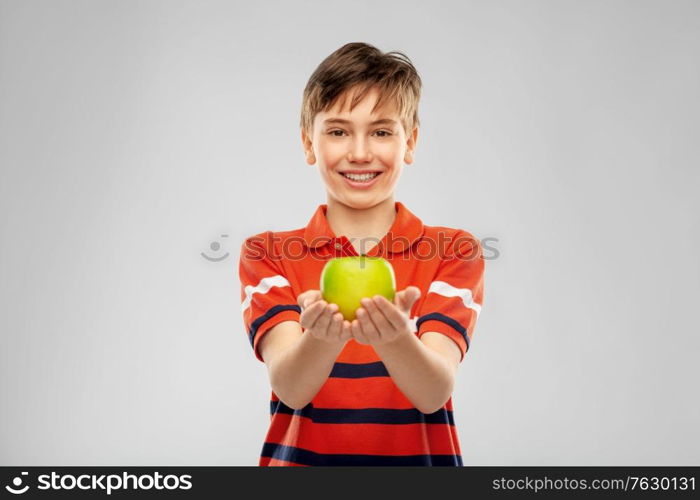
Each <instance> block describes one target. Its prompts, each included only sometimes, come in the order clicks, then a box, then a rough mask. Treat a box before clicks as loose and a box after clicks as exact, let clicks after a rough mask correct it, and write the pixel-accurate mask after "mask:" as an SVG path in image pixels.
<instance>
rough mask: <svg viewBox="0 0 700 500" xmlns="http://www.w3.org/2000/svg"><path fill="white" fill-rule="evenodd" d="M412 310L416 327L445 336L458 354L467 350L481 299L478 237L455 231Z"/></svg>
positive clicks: (482, 290)
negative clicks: (438, 264)
mask: <svg viewBox="0 0 700 500" xmlns="http://www.w3.org/2000/svg"><path fill="white" fill-rule="evenodd" d="M422 292H423V293H424V294H425V297H424V298H423V300H422V301H420V302H419V304H420V305H419V306H418V307H419V309H418V310H417V311H416V313H415V316H416V318H417V319H416V329H417V333H416V334H417V335H418V337H419V338H420V337H421V336H422V335H423V334H424V333H425V332H438V333H442V334H444V335H447V336H448V337H449V338H451V339H452V340H453V341H454V342H455V343H456V344H457V346H458V347H459V350H460V351H461V353H462V357H461V359H460V362H461V361H462V360H463V359H464V355H465V354H466V352H467V350H468V349H469V344H470V342H471V340H472V336H473V335H474V328H475V326H476V320H477V318H478V317H479V314H480V313H481V305H482V304H483V298H484V258H483V253H482V248H481V244H480V243H479V240H478V239H476V238H475V237H474V236H472V235H471V234H469V233H468V232H466V231H459V232H458V233H457V234H456V235H455V236H454V238H453V240H452V242H451V245H450V249H449V250H448V251H446V252H445V258H444V259H443V260H442V262H441V263H440V266H439V268H438V272H437V274H436V276H435V277H434V278H433V280H432V281H431V283H430V285H429V286H428V289H427V291H426V290H423V291H422Z"/></svg>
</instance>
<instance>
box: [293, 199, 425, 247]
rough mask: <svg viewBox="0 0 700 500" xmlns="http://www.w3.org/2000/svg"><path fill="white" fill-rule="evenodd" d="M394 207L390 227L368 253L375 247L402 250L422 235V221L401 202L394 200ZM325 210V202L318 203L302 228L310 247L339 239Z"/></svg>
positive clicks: (326, 206)
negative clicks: (394, 214)
mask: <svg viewBox="0 0 700 500" xmlns="http://www.w3.org/2000/svg"><path fill="white" fill-rule="evenodd" d="M394 209H395V210H396V217H395V219H394V223H393V225H392V226H391V229H389V232H388V233H387V234H386V235H384V237H383V238H382V240H381V241H380V242H379V244H377V245H376V246H375V247H374V248H373V249H372V250H371V251H370V253H375V250H376V249H377V248H386V249H387V251H389V252H391V253H400V252H404V251H406V250H407V249H408V248H410V247H411V245H413V244H414V243H415V242H416V240H418V239H419V238H420V237H421V236H422V235H423V222H422V221H421V220H420V219H419V218H418V217H417V216H416V215H414V214H413V213H412V212H411V211H410V210H409V209H408V208H406V206H405V205H404V204H403V203H401V202H400V201H396V202H394ZM327 210H328V205H327V204H326V203H323V204H321V205H319V206H318V208H317V209H316V212H314V215H313V216H312V217H311V220H309V223H308V224H307V226H306V228H305V229H304V242H305V243H306V245H307V246H308V247H310V248H320V247H322V246H324V245H327V244H328V243H330V242H331V241H332V240H334V239H339V237H338V236H336V235H335V233H334V232H333V230H332V229H331V227H330V226H329V225H328V219H326V211H327Z"/></svg>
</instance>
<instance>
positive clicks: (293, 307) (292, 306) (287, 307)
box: [248, 304, 301, 347]
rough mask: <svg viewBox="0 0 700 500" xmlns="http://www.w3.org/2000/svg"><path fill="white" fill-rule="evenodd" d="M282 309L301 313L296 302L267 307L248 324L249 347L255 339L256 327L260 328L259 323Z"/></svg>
mask: <svg viewBox="0 0 700 500" xmlns="http://www.w3.org/2000/svg"><path fill="white" fill-rule="evenodd" d="M282 311H296V312H298V313H299V314H301V307H299V306H298V305H296V304H281V305H276V306H274V307H271V308H270V309H268V310H267V311H266V312H265V314H263V315H262V316H259V317H258V318H257V319H256V320H255V321H253V323H251V325H250V331H249V332H248V340H250V345H251V347H252V346H253V341H254V340H255V334H256V333H257V331H258V328H260V325H262V324H263V323H265V321H267V320H268V319H270V318H271V317H273V316H274V315H275V314H279V313H281V312H282Z"/></svg>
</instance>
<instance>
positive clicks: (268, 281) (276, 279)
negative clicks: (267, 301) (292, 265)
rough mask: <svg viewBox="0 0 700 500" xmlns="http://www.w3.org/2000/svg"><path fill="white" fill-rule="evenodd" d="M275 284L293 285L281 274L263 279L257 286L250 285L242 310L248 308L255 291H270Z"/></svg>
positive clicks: (246, 290) (246, 288) (246, 289)
mask: <svg viewBox="0 0 700 500" xmlns="http://www.w3.org/2000/svg"><path fill="white" fill-rule="evenodd" d="M273 286H280V287H282V286H291V285H290V284H289V281H287V278H285V277H284V276H282V275H280V274H277V275H275V276H269V277H267V278H263V279H261V280H260V283H258V284H257V286H253V285H248V286H246V287H245V299H244V300H243V303H242V304H241V310H242V311H245V310H246V309H248V306H249V305H250V301H251V300H252V298H253V294H254V293H262V294H265V293H267V292H269V291H270V288H272V287H273Z"/></svg>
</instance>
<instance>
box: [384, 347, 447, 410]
mask: <svg viewBox="0 0 700 500" xmlns="http://www.w3.org/2000/svg"><path fill="white" fill-rule="evenodd" d="M374 350H375V351H376V353H377V355H378V356H379V357H380V358H381V360H382V362H383V363H384V366H385V367H386V369H387V371H388V372H389V375H391V378H392V379H393V380H394V383H395V384H396V386H397V387H398V388H399V389H400V390H401V392H402V393H403V394H404V395H405V396H406V397H407V398H408V399H409V400H410V401H411V402H412V403H413V405H414V406H415V407H416V408H417V409H418V410H419V411H421V412H422V413H434V412H435V411H437V410H439V409H440V408H441V407H442V406H443V405H444V404H445V403H446V402H447V400H448V399H449V398H450V396H451V395H452V390H453V388H454V375H453V374H452V371H451V369H450V366H449V363H448V362H447V360H446V359H445V358H443V357H442V356H441V355H440V354H439V353H438V352H436V351H434V350H432V349H430V348H429V347H427V346H426V345H425V344H423V342H421V341H420V339H419V338H418V337H417V336H416V335H415V334H411V335H406V336H405V337H401V338H399V339H397V340H396V341H394V342H392V343H389V344H384V345H376V346H374Z"/></svg>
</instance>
